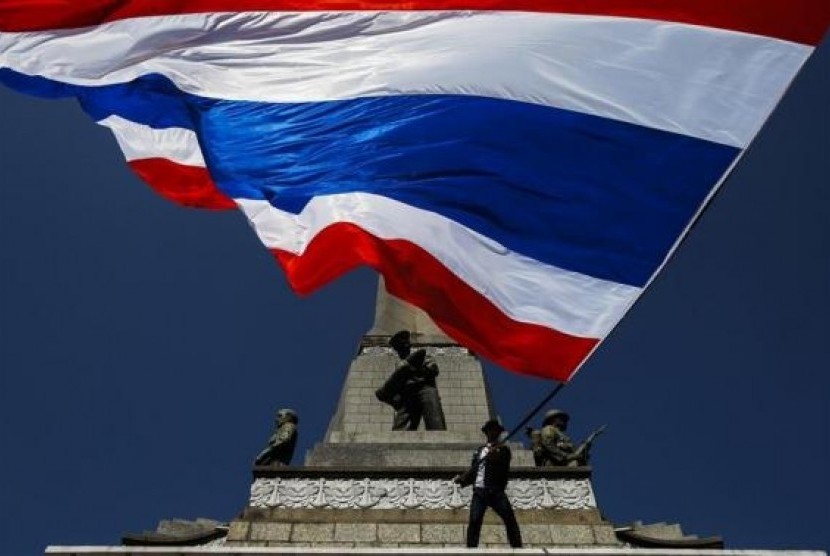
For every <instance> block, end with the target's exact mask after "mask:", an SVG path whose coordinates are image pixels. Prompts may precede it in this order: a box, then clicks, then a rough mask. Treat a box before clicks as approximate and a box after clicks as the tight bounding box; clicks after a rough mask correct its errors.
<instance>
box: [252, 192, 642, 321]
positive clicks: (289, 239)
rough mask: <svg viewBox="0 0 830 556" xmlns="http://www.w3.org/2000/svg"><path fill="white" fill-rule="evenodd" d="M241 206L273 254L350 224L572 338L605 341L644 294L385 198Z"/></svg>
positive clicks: (298, 249) (520, 317)
mask: <svg viewBox="0 0 830 556" xmlns="http://www.w3.org/2000/svg"><path fill="white" fill-rule="evenodd" d="M236 202H237V204H238V205H239V207H240V208H241V209H242V211H243V212H244V213H245V214H246V216H247V217H248V219H249V220H250V222H251V224H252V225H253V227H254V229H255V230H256V232H257V234H258V235H259V238H260V239H261V240H262V242H263V243H264V244H265V246H266V247H269V248H272V249H281V250H284V251H289V252H291V253H294V254H296V255H302V253H303V251H304V250H305V248H306V247H307V246H308V244H309V243H310V242H311V240H312V239H314V237H315V236H316V235H317V234H319V233H321V232H323V231H324V229H325V228H326V227H327V226H329V225H331V224H335V223H337V222H350V223H353V224H355V225H357V226H359V227H361V228H362V229H364V230H365V231H367V232H369V233H371V234H372V235H374V236H376V237H378V238H381V239H404V240H407V241H410V242H412V243H414V244H416V245H418V246H420V247H421V248H422V249H424V250H425V251H427V252H428V253H430V254H431V255H432V256H433V257H435V258H436V259H437V260H438V261H440V262H441V263H442V264H443V265H444V266H445V267H446V268H448V269H449V270H450V271H451V272H453V273H454V274H455V275H456V276H458V277H459V278H460V279H462V280H463V281H464V282H466V283H467V284H468V285H469V286H470V287H471V288H473V289H474V290H476V291H477V292H479V293H480V294H481V295H483V296H484V297H486V298H487V299H489V300H490V301H491V302H492V303H493V304H494V305H495V306H496V307H498V308H499V309H500V310H501V311H502V312H503V313H505V314H506V315H508V316H509V317H511V318H512V319H513V320H516V321H521V322H526V323H533V324H539V325H542V326H546V327H549V328H554V329H556V330H558V331H560V332H565V333H567V334H571V335H573V336H582V337H587V338H603V337H604V336H605V335H606V334H607V333H608V332H609V331H610V330H611V328H612V327H613V326H614V325H615V324H616V323H617V321H618V320H619V319H620V318H622V316H623V314H624V313H625V311H626V310H627V309H628V307H629V306H630V305H631V304H632V303H633V302H634V300H635V299H636V298H637V296H638V295H639V294H640V292H641V290H640V288H635V287H632V286H627V285H623V284H617V283H615V282H608V281H605V280H600V279H597V278H593V277H590V276H586V275H584V274H579V273H576V272H570V271H566V270H562V269H559V268H556V267H553V266H549V265H545V264H542V263H539V262H538V261H535V260H533V259H530V258H528V257H525V256H523V255H520V254H518V253H515V252H512V251H509V250H507V249H506V248H504V247H503V246H501V245H499V244H498V243H496V242H494V241H492V240H490V239H488V238H486V237H484V236H482V235H480V234H478V233H476V232H474V231H472V230H470V229H469V228H466V227H464V226H462V225H460V224H458V223H457V222H454V221H452V220H449V219H447V218H444V217H442V216H440V215H438V214H435V213H433V212H429V211H425V210H421V209H418V208H415V207H412V206H409V205H406V204H403V203H400V202H398V201H394V200H391V199H388V198H386V197H382V196H379V195H373V194H369V193H344V194H338V195H326V196H321V197H315V198H313V199H312V200H311V201H310V202H309V203H308V205H306V207H305V208H304V209H303V211H302V212H301V213H300V214H299V215H295V214H291V213H288V212H284V211H281V210H279V209H277V208H275V207H273V206H272V205H270V204H269V203H268V202H267V201H259V200H250V199H236ZM542 301H543V302H542Z"/></svg>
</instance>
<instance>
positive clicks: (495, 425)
mask: <svg viewBox="0 0 830 556" xmlns="http://www.w3.org/2000/svg"><path fill="white" fill-rule="evenodd" d="M489 430H498V431H499V432H502V431H504V430H505V428H504V427H503V426H501V423H499V422H498V421H497V420H496V419H490V420H489V421H487V422H486V423H484V425H483V426H482V427H481V432H487V431H489Z"/></svg>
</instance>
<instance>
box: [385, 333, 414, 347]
mask: <svg viewBox="0 0 830 556" xmlns="http://www.w3.org/2000/svg"><path fill="white" fill-rule="evenodd" d="M411 344H412V335H411V334H410V333H409V330H401V331H399V332H395V333H394V334H393V335H392V337H391V338H389V345H390V346H391V347H393V348H395V349H398V348H404V347H409V346H410V345H411Z"/></svg>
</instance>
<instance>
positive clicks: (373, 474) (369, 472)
mask: <svg viewBox="0 0 830 556" xmlns="http://www.w3.org/2000/svg"><path fill="white" fill-rule="evenodd" d="M466 470H467V467H429V468H425V467H395V468H379V467H374V466H372V467H358V466H346V467H326V466H311V467H309V466H304V467H291V466H282V467H280V466H256V467H254V469H253V475H254V478H256V479H258V478H261V477H263V478H273V477H280V478H286V479H288V478H292V479H316V478H321V477H322V478H325V479H336V478H352V477H361V478H363V477H368V478H370V479H374V478H402V479H407V478H410V477H412V478H415V479H419V478H426V479H451V478H453V477H454V476H455V475H457V474H458V473H460V472H462V471H466ZM590 477H591V468H590V467H513V468H511V469H510V480H517V479H589V478H590Z"/></svg>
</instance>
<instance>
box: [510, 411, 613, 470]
mask: <svg viewBox="0 0 830 556" xmlns="http://www.w3.org/2000/svg"><path fill="white" fill-rule="evenodd" d="M569 420H570V416H569V415H568V414H567V413H566V412H564V411H561V410H559V409H551V410H550V411H548V412H547V413H546V414H545V418H544V419H543V420H542V429H541V430H540V431H535V430H533V429H531V428H530V427H528V428H527V429H525V432H526V433H527V435H528V436H529V437H530V439H531V450H532V451H533V459H534V461H535V463H536V465H537V466H539V467H546V466H560V467H573V466H581V465H588V460H589V459H590V456H591V446H592V445H593V443H594V440H595V439H596V437H597V436H599V435H600V434H602V432H603V431H604V430H605V425H603V426H601V427H600V428H598V429H597V430H595V431H594V432H592V433H591V434H590V435H589V436H588V438H586V439H585V441H584V442H583V443H582V444H580V445H579V446H575V445H574V443H573V441H572V440H571V439H570V437H569V436H568V435H567V434H565V431H566V430H567V429H568V421H569Z"/></svg>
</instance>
